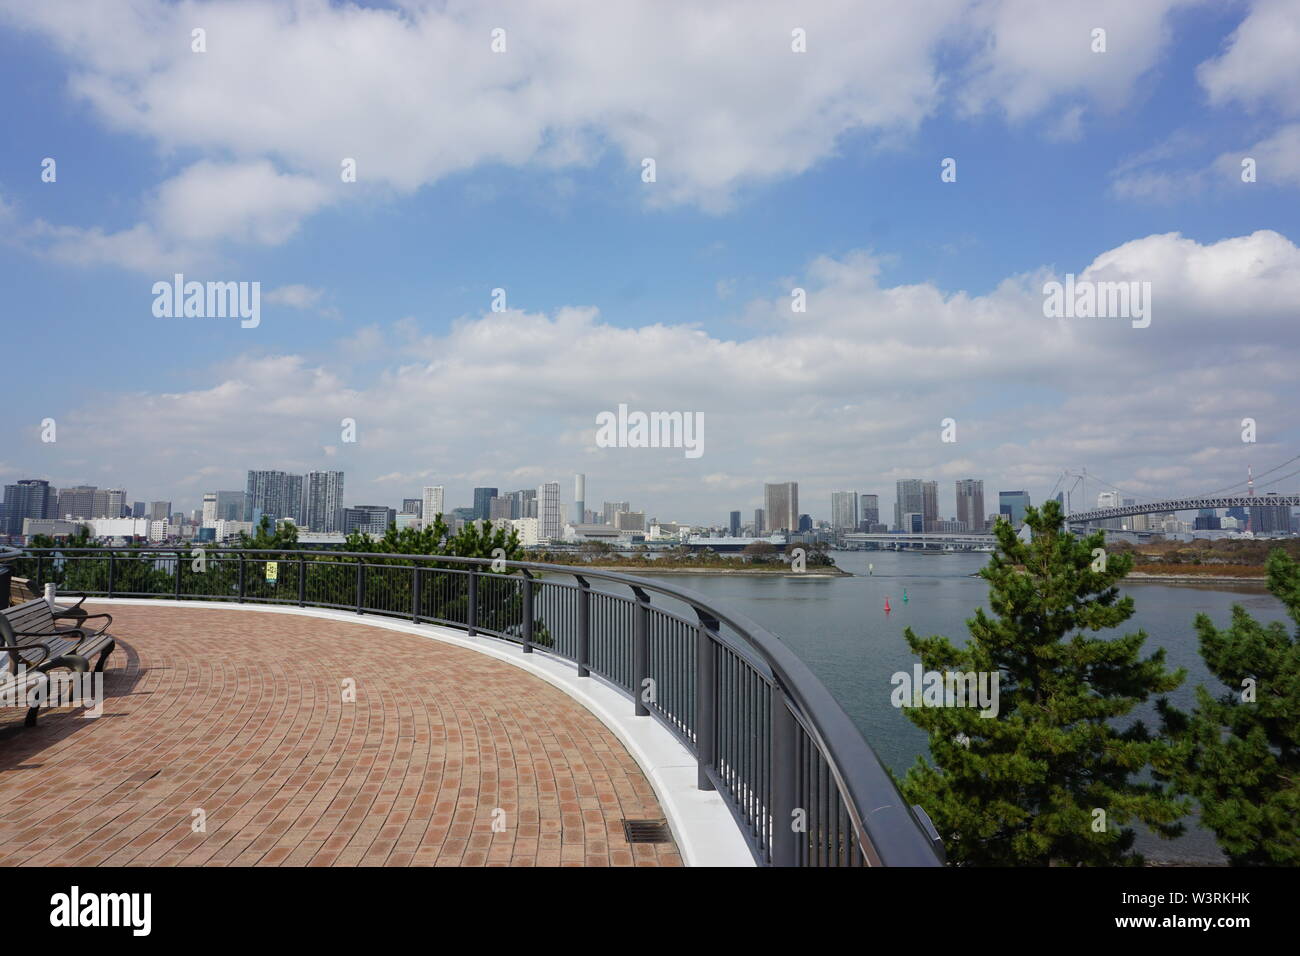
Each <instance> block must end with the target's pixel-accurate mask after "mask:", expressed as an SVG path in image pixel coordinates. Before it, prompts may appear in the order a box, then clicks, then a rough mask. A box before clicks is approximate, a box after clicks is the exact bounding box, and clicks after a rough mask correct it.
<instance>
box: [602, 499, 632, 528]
mask: <svg viewBox="0 0 1300 956" xmlns="http://www.w3.org/2000/svg"><path fill="white" fill-rule="evenodd" d="M631 510H632V505H631V503H630V502H627V501H606V502H605V504H604V507H603V508H602V511H603V512H604V518H605V524H607V525H610V526H611V527H612V526H613V524H614V515H615V514H617V513H618V512H620V511H631Z"/></svg>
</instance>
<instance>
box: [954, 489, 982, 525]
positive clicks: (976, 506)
mask: <svg viewBox="0 0 1300 956" xmlns="http://www.w3.org/2000/svg"><path fill="white" fill-rule="evenodd" d="M957 520H958V521H961V522H963V523H964V524H965V525H966V530H967V531H983V530H984V482H983V481H981V480H980V479H978V478H962V479H960V480H959V481H958V482H957Z"/></svg>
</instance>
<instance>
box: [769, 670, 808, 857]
mask: <svg viewBox="0 0 1300 956" xmlns="http://www.w3.org/2000/svg"><path fill="white" fill-rule="evenodd" d="M771 737H772V841H771V846H770V851H771V854H772V865H773V866H796V865H797V864H798V840H797V836H798V834H796V833H795V829H794V812H795V810H796V809H797V808H796V807H795V771H796V767H795V762H796V761H795V746H794V741H795V723H794V714H792V713H790V705H789V704H788V703H787V702H786V697H785V692H784V691H783V690H782V689H781V687H780V685H779V684H773V685H772V729H771ZM808 809H809V808H808V807H805V808H804V810H805V811H807V810H808Z"/></svg>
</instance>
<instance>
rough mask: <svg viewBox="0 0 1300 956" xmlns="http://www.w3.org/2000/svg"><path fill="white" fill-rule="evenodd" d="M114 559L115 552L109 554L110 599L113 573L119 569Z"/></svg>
mask: <svg viewBox="0 0 1300 956" xmlns="http://www.w3.org/2000/svg"><path fill="white" fill-rule="evenodd" d="M113 558H114V555H113V552H112V551H110V552H108V596H109V597H112V596H113V572H114V571H115V570H116V568H117V564H116V562H115V561H114V560H113ZM38 566H39V565H38ZM38 580H39V579H38Z"/></svg>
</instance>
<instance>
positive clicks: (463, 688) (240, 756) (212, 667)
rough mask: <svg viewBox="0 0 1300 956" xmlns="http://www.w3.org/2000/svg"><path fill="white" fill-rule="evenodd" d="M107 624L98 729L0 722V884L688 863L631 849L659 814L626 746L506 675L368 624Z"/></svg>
mask: <svg viewBox="0 0 1300 956" xmlns="http://www.w3.org/2000/svg"><path fill="white" fill-rule="evenodd" d="M98 610H101V611H108V612H109V613H111V614H112V615H113V617H114V624H113V628H112V631H113V633H114V634H116V635H117V637H118V647H117V650H116V651H115V652H114V654H113V657H112V658H111V659H110V667H109V673H108V679H107V681H106V690H107V695H108V699H107V700H106V701H105V704H104V716H102V717H100V718H99V719H97V720H86V719H83V718H82V717H81V716H80V714H81V713H82V711H78V710H71V709H64V710H57V711H50V712H42V714H41V717H40V723H39V725H38V726H37V727H36V728H23V727H22V719H23V715H24V713H25V711H24V710H21V709H17V708H3V709H2V710H0V865H5V866H12V865H18V864H24V865H32V866H36V865H56V864H74V865H81V866H92V865H100V864H103V865H108V866H125V865H136V866H139V865H146V866H168V865H177V864H179V865H206V866H223V865H231V864H234V865H237V866H243V865H254V864H257V865H288V866H302V865H312V866H331V865H332V866H352V865H362V866H372V865H376V866H377V865H388V866H403V865H412V864H414V865H424V864H436V865H439V866H482V865H488V866H492V865H520V866H532V865H537V866H557V865H582V864H586V865H589V866H590V865H595V866H605V865H615V866H620V865H622V866H630V865H634V864H639V865H651V866H653V865H680V863H681V860H680V857H679V855H678V853H677V848H676V847H675V846H674V845H673V844H658V845H654V844H635V845H631V846H629V845H628V844H627V842H626V841H625V840H624V839H623V831H622V825H621V820H622V818H624V817H628V818H651V817H662V816H663V812H662V810H661V809H660V808H659V805H658V802H657V800H656V799H655V796H654V793H653V791H652V790H651V789H650V785H649V783H648V782H647V781H646V778H645V776H644V774H642V772H641V770H640V768H638V767H637V765H636V763H635V762H634V761H633V760H632V758H631V757H630V756H628V754H627V751H626V750H625V749H624V748H623V746H622V744H620V743H619V742H618V740H617V739H616V738H615V737H614V736H613V735H612V734H611V733H610V732H609V731H608V730H607V729H606V728H605V726H604V725H603V724H601V723H600V722H599V721H598V720H597V719H596V718H595V717H593V716H592V715H591V714H590V713H589V712H588V711H587V710H585V709H584V708H583V707H581V706H580V705H579V704H577V703H576V702H575V701H574V700H573V699H572V698H570V697H568V696H567V695H565V694H563V693H561V692H560V691H559V690H557V689H555V688H554V687H552V686H550V685H549V684H547V683H545V682H543V681H541V680H539V679H538V678H535V677H533V676H532V675H530V674H527V673H525V672H524V671H521V670H519V669H518V668H516V667H512V666H510V665H509V664H505V663H502V662H500V661H495V660H492V659H491V658H488V657H485V656H484V655H481V654H477V653H475V652H473V651H469V650H464V649H462V648H458V647H453V646H450V645H447V644H441V643H438V642H436V641H431V640H427V639H424V638H419V637H415V636H413V635H408V634H401V633H398V632H394V631H389V630H384V629H379V628H371V627H368V626H366V625H365V624H352V623H343V622H336V621H327V620H321V619H318V618H310V617H299V616H297V615H289V614H265V613H255V612H249V611H240V610H211V609H196V608H189V609H186V608H185V607H184V606H183V605H181V606H174V605H166V604H160V605H158V606H148V607H140V606H123V605H105V606H102V607H100V608H99V609H98ZM381 649H382V654H377V653H376V652H378V651H380V650H381ZM304 651H306V652H307V658H308V660H307V661H306V663H303V662H302V661H301V660H300V658H299V655H300V654H301V653H303V652H304ZM349 677H350V678H354V679H355V680H356V701H355V702H354V703H348V702H344V701H343V681H344V679H345V678H349ZM628 706H629V707H630V706H631V704H630V703H629V705H628ZM498 808H499V809H500V810H502V811H504V814H503V815H502V814H499V813H498V814H497V817H498V818H499V819H501V820H502V821H503V822H504V825H505V829H504V831H503V832H496V833H494V832H493V829H492V827H493V811H494V810H497V809H498ZM196 809H202V810H203V811H204V813H205V814H206V825H207V831H206V832H205V833H196V832H193V830H192V821H193V820H194V819H195V818H194V816H193V811H194V810H196Z"/></svg>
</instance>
